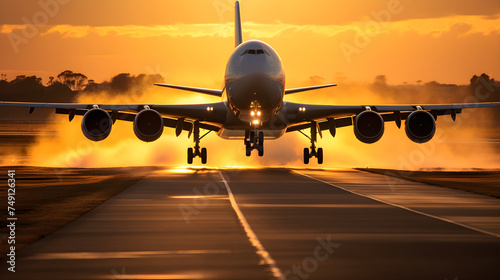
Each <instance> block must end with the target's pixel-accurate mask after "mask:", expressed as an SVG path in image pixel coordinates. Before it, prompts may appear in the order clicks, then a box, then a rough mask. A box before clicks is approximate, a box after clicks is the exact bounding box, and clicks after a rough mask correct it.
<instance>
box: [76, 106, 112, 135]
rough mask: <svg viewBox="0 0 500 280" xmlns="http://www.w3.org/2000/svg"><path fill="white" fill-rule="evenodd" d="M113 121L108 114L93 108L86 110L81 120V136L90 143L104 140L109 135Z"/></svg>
mask: <svg viewBox="0 0 500 280" xmlns="http://www.w3.org/2000/svg"><path fill="white" fill-rule="evenodd" d="M112 126H113V121H112V120H111V117H110V116H109V114H108V112H106V111H104V110H103V109H99V108H94V109H90V110H88V111H87V112H86V113H85V115H83V119H82V131H83V135H85V137H87V138H88V139H90V140H92V141H101V140H104V139H106V138H107V137H108V136H109V134H110V133H111V127H112Z"/></svg>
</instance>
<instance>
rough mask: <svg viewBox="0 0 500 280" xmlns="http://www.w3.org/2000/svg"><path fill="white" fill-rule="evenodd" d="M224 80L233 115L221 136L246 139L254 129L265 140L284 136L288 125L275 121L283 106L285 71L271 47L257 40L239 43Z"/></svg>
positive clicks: (228, 102)
mask: <svg viewBox="0 0 500 280" xmlns="http://www.w3.org/2000/svg"><path fill="white" fill-rule="evenodd" d="M224 80H225V91H224V95H223V98H224V99H225V101H227V105H228V108H229V110H230V114H231V115H232V116H229V118H228V121H227V122H226V123H225V124H224V126H223V127H222V129H221V130H220V131H219V133H218V135H219V136H220V137H222V138H228V139H230V138H233V139H234V138H243V137H244V136H245V131H248V130H253V129H255V128H257V129H258V130H259V131H263V132H264V135H265V137H266V138H278V137H280V136H281V135H283V133H284V132H285V128H286V126H282V125H276V123H277V122H276V118H277V117H278V114H279V112H280V110H281V109H282V107H283V104H284V102H283V96H284V94H285V72H284V70H283V66H282V63H281V59H280V57H279V55H278V53H276V51H275V50H274V49H273V48H272V47H271V46H269V45H268V44H266V43H264V42H261V41H257V40H252V41H247V42H244V43H242V44H240V45H239V46H238V47H237V48H236V49H235V50H234V52H233V54H232V55H231V57H230V58H229V61H228V63H227V67H226V74H225V79H224ZM278 123H279V122H278Z"/></svg>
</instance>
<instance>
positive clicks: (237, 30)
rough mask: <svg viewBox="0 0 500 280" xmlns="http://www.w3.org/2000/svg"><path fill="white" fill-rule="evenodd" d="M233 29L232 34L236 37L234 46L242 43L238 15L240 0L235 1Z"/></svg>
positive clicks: (239, 17) (239, 16)
mask: <svg viewBox="0 0 500 280" xmlns="http://www.w3.org/2000/svg"><path fill="white" fill-rule="evenodd" d="M234 9H235V11H234V12H235V22H236V26H235V30H234V36H235V38H236V47H237V46H239V45H240V44H241V43H243V35H242V33H241V15H240V1H236V3H235V6H234Z"/></svg>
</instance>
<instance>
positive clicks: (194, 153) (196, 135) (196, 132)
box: [187, 121, 210, 164]
mask: <svg viewBox="0 0 500 280" xmlns="http://www.w3.org/2000/svg"><path fill="white" fill-rule="evenodd" d="M192 132H193V141H194V143H195V145H194V148H188V151H187V161H188V164H193V159H194V158H195V157H200V158H201V163H202V164H206V163H207V148H201V149H200V140H201V139H202V138H203V137H205V136H206V135H207V134H209V133H210V131H209V132H207V133H205V134H204V135H203V136H201V137H200V124H199V122H198V121H195V122H194V123H193V130H192Z"/></svg>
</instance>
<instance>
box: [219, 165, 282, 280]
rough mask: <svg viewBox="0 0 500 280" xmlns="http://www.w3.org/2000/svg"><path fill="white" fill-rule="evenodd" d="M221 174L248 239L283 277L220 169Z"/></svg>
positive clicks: (272, 268) (278, 277)
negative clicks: (242, 210)
mask: <svg viewBox="0 0 500 280" xmlns="http://www.w3.org/2000/svg"><path fill="white" fill-rule="evenodd" d="M219 176H220V178H221V180H222V182H223V183H224V186H225V187H226V191H227V194H228V196H229V201H230V202H231V206H232V207H233V209H234V212H236V215H237V216H238V219H239V220H240V223H241V225H242V226H243V229H244V230H245V233H246V234H247V237H248V240H249V241H250V243H251V244H252V246H253V247H255V249H256V250H257V255H259V256H260V257H261V258H262V261H263V262H264V264H266V265H267V266H269V267H270V268H271V272H272V273H273V276H274V277H276V278H277V279H283V273H282V272H281V270H280V269H279V268H278V266H277V265H276V262H275V261H274V259H273V258H272V257H271V254H269V252H268V251H267V250H266V249H265V248H264V246H263V245H262V243H261V242H260V240H259V238H258V237H257V235H256V234H255V232H254V231H253V230H252V228H251V227H250V224H249V223H248V221H247V219H246V218H245V216H244V215H243V212H241V209H240V207H239V206H238V204H237V203H236V200H235V199H234V195H233V192H232V191H231V188H230V187H229V184H228V183H227V181H226V178H224V175H222V172H220V171H219Z"/></svg>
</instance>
